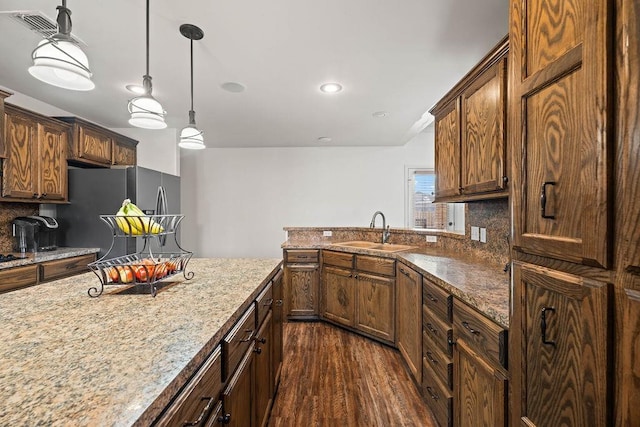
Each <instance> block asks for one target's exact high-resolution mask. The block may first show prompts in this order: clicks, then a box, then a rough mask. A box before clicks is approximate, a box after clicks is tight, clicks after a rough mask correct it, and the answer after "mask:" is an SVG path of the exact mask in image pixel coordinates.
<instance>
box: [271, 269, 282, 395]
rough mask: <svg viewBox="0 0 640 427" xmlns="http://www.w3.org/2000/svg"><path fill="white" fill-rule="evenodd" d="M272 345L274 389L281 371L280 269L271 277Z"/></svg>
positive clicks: (278, 381) (276, 386)
mask: <svg viewBox="0 0 640 427" xmlns="http://www.w3.org/2000/svg"><path fill="white" fill-rule="evenodd" d="M272 287H273V345H272V346H271V350H272V352H273V353H272V355H271V363H272V364H273V368H272V370H273V385H274V391H275V389H276V388H278V384H279V383H280V373H281V372H282V351H283V349H282V345H283V340H282V322H283V310H282V306H283V301H282V271H279V272H278V274H276V277H274V278H273V285H272Z"/></svg>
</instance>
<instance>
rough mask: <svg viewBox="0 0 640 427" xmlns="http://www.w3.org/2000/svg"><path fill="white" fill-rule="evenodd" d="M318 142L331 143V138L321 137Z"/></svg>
mask: <svg viewBox="0 0 640 427" xmlns="http://www.w3.org/2000/svg"><path fill="white" fill-rule="evenodd" d="M318 142H331V138H329V137H328V136H321V137H320V138H318Z"/></svg>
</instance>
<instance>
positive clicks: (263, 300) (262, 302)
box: [256, 282, 273, 327]
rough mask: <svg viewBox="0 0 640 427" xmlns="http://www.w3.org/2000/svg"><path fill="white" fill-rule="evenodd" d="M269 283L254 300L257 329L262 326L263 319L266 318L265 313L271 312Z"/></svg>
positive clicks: (271, 303)
mask: <svg viewBox="0 0 640 427" xmlns="http://www.w3.org/2000/svg"><path fill="white" fill-rule="evenodd" d="M271 283H272V282H269V284H268V285H267V287H266V288H264V290H263V291H262V292H261V293H260V295H258V297H257V298H256V312H257V318H258V327H260V325H262V321H263V320H264V318H265V317H267V313H269V310H271V306H272V305H273V291H272V287H271Z"/></svg>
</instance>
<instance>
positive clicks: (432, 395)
mask: <svg viewBox="0 0 640 427" xmlns="http://www.w3.org/2000/svg"><path fill="white" fill-rule="evenodd" d="M427 392H429V396H431V398H432V399H433V400H438V399H440V396H438V393H434V392H433V389H432V388H431V387H427Z"/></svg>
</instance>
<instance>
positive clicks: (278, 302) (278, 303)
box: [276, 299, 282, 307]
mask: <svg viewBox="0 0 640 427" xmlns="http://www.w3.org/2000/svg"><path fill="white" fill-rule="evenodd" d="M281 305H282V300H281V299H279V300H277V301H276V306H278V307H280V306H281Z"/></svg>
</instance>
